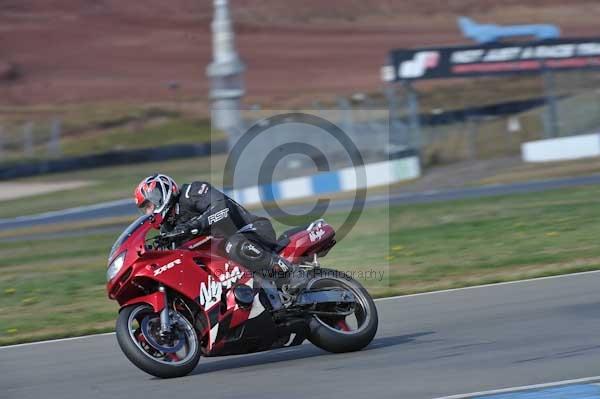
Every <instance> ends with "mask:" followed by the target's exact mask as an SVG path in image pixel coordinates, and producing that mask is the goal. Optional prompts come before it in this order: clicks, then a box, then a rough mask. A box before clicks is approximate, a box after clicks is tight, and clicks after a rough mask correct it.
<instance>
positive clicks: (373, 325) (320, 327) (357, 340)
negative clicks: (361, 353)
mask: <svg viewBox="0 0 600 399" xmlns="http://www.w3.org/2000/svg"><path fill="white" fill-rule="evenodd" d="M320 274H321V275H322V276H324V277H319V276H315V277H314V278H313V279H312V280H311V281H309V283H308V284H307V287H306V288H307V289H311V288H315V289H317V288H319V289H323V288H327V287H336V288H344V289H347V290H350V291H351V292H352V293H353V294H354V296H355V298H356V299H357V302H358V303H357V305H356V306H357V308H358V307H361V308H363V309H362V310H361V311H362V312H363V313H364V320H363V322H362V324H361V325H359V326H357V329H355V330H351V331H343V330H340V329H337V328H335V327H334V326H333V325H332V324H333V322H332V320H330V319H324V318H320V317H318V316H313V317H312V320H311V321H310V323H309V326H310V334H309V336H308V340H309V341H310V342H312V343H313V344H314V345H316V346H318V347H319V348H321V349H324V350H326V351H328V352H333V353H343V352H353V351H358V350H361V349H363V348H364V347H365V346H367V345H368V344H369V343H371V341H372V340H373V337H375V334H376V333H377V327H378V324H379V319H378V315H377V308H376V307H375V302H373V299H372V298H371V295H369V293H368V292H367V290H366V289H365V288H364V287H363V286H362V285H361V284H360V283H359V282H358V281H356V280H354V279H353V278H352V277H350V276H348V275H347V274H345V273H342V272H339V271H336V270H331V269H321V273H320ZM357 319H359V317H358V316H357ZM344 323H345V322H344ZM344 325H345V324H344Z"/></svg>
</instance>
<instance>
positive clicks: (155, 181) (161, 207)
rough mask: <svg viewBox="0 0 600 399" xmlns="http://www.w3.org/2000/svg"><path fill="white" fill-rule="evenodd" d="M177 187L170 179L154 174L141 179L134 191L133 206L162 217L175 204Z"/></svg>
mask: <svg viewBox="0 0 600 399" xmlns="http://www.w3.org/2000/svg"><path fill="white" fill-rule="evenodd" d="M178 193H179V187H177V183H175V180H173V179H172V178H171V177H169V176H167V175H161V174H156V175H152V176H148V177H146V178H145V179H143V180H142V181H141V182H140V184H138V186H137V187H136V189H135V191H134V198H135V204H136V205H137V207H138V208H140V209H142V210H143V209H145V208H147V207H150V206H151V208H152V213H155V214H162V215H163V216H165V215H166V213H167V212H168V211H169V209H171V206H172V205H173V203H174V202H175V199H176V197H177V194H178Z"/></svg>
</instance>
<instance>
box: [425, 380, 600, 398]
mask: <svg viewBox="0 0 600 399" xmlns="http://www.w3.org/2000/svg"><path fill="white" fill-rule="evenodd" d="M599 380H600V376H596V377H587V378H579V379H576V380H564V381H556V382H549V383H546V384H537V385H525V386H522V387H513V388H504V389H495V390H493V391H482V392H472V393H465V394H460V395H452V396H442V397H439V398H435V399H466V398H472V397H477V396H488V395H495V394H501V393H510V392H517V391H528V390H532V389H541V388H551V387H556V386H561V385H572V384H582V383H586V382H597V381H599Z"/></svg>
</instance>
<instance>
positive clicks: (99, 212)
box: [0, 175, 600, 231]
mask: <svg viewBox="0 0 600 399" xmlns="http://www.w3.org/2000/svg"><path fill="white" fill-rule="evenodd" d="M593 184H600V175H591V176H582V177H570V178H564V179H552V180H542V181H531V182H526V183H513V184H496V185H489V186H480V187H468V188H462V189H453V190H439V191H428V192H419V193H406V192H403V190H402V188H400V189H397V190H396V191H393V192H390V193H389V194H385V195H373V196H369V197H367V199H366V201H365V206H367V207H369V206H384V205H386V204H389V205H402V204H416V203H426V202H435V201H451V200H458V199H467V198H480V197H488V196H495V195H508V194H517V193H530V192H539V191H546V190H553V189H559V188H566V187H577V186H585V185H593ZM352 204H353V199H339V200H333V201H331V203H330V206H329V207H328V210H329V211H336V210H344V209H350V208H351V207H352ZM313 205H314V204H307V205H293V206H286V207H282V208H284V210H285V211H286V212H289V213H292V214H294V213H295V214H302V213H305V212H307V211H309V210H310V209H311V208H312V207H313ZM256 213H257V214H264V212H256ZM275 213H276V212H275ZM137 214H138V213H137V210H136V209H135V207H134V205H133V201H132V200H131V199H123V200H118V201H112V202H108V203H104V204H97V205H91V206H84V207H80V208H73V209H66V210H63V211H56V212H48V213H45V214H40V215H31V216H21V217H17V218H13V219H0V231H2V230H9V229H16V228H25V227H32V226H37V225H45V224H52V223H67V222H76V221H82V220H93V219H97V218H104V217H119V216H132V215H133V216H135V215H137Z"/></svg>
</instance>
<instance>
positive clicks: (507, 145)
mask: <svg viewBox="0 0 600 399" xmlns="http://www.w3.org/2000/svg"><path fill="white" fill-rule="evenodd" d="M519 82H526V84H525V83H524V84H523V87H522V88H519V87H518V85H519ZM461 84H464V85H465V86H468V83H467V82H461ZM479 84H481V86H482V87H481V89H480V98H475V99H473V100H472V101H470V102H469V99H468V98H464V97H465V96H468V95H470V94H472V93H475V92H477V86H478V85H479ZM503 85H507V86H508V85H512V86H513V87H512V88H511V90H512V95H513V98H510V95H511V93H510V92H509V93H506V92H502V91H503V87H502V86H503ZM454 87H460V84H459V85H455V86H454ZM490 87H492V88H493V89H490ZM396 89H397V90H395V91H394V93H393V95H390V94H389V93H388V99H389V101H388V104H389V105H390V114H391V115H392V119H393V120H392V121H391V123H390V125H391V126H392V138H391V140H392V141H396V142H399V143H401V144H402V145H405V146H407V147H412V148H417V149H419V151H420V152H421V155H422V159H423V162H424V163H425V164H438V163H448V162H454V161H460V160H468V159H489V158H495V157H504V156H515V155H518V154H519V153H520V149H521V144H522V143H524V142H527V141H532V140H539V139H544V138H552V137H562V136H570V135H577V134H586V133H593V132H599V131H600V73H598V72H569V73H561V74H553V75H552V76H545V75H541V76H538V77H531V78H528V80H527V81H520V80H515V79H514V78H512V79H511V78H502V79H494V81H493V83H490V82H489V80H488V82H485V81H484V80H483V79H480V80H475V81H474V84H472V85H470V86H469V93H470V94H464V93H461V91H460V89H457V90H456V99H457V101H456V103H457V104H453V101H452V100H449V99H448V98H447V96H446V98H444V99H443V100H442V101H438V102H436V101H435V100H431V99H430V100H429V101H428V102H427V104H426V106H421V107H419V105H422V102H421V101H415V99H417V100H420V99H421V97H426V95H425V94H423V93H425V90H423V91H420V90H419V88H418V87H417V88H416V89H415V88H406V87H396ZM411 90H413V91H412V92H411ZM431 90H432V89H431V88H428V89H427V93H429V97H433V96H432V95H431V94H430V93H431ZM496 90H497V91H496ZM497 96H500V98H498V99H497V100H495V97H497ZM481 99H483V101H485V103H486V104H487V105H486V104H484V105H481V104H478V101H481Z"/></svg>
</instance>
